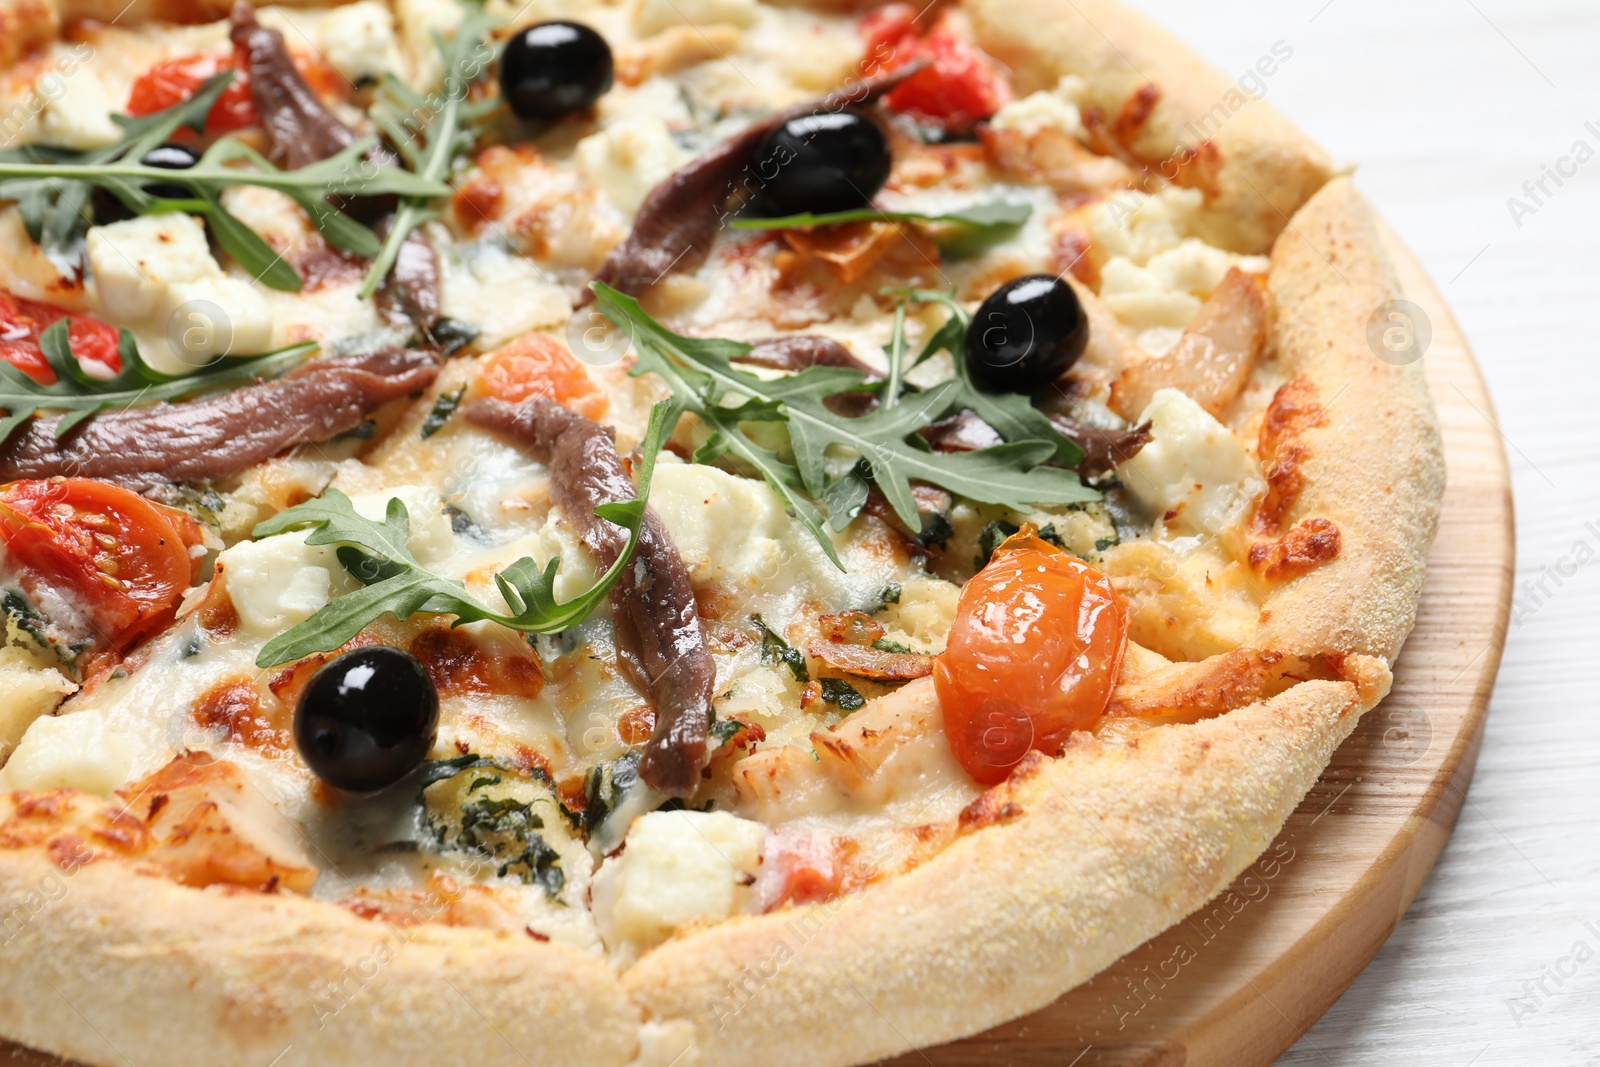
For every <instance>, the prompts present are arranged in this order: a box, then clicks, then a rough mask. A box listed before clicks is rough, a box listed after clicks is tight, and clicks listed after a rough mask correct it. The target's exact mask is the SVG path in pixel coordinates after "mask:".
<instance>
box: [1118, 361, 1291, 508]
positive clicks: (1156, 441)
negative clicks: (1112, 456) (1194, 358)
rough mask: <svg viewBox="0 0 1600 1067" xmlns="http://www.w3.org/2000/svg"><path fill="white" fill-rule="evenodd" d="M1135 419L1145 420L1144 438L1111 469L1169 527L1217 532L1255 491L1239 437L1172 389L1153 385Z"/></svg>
mask: <svg viewBox="0 0 1600 1067" xmlns="http://www.w3.org/2000/svg"><path fill="white" fill-rule="evenodd" d="M1136 421H1137V422H1140V423H1143V422H1149V423H1150V424H1151V427H1150V443H1149V444H1147V445H1145V446H1144V447H1143V448H1142V449H1140V450H1139V453H1138V455H1136V456H1134V457H1133V458H1132V459H1130V460H1129V461H1128V462H1126V463H1124V464H1121V465H1120V466H1119V467H1118V468H1117V473H1118V475H1119V476H1120V477H1121V479H1122V484H1123V485H1125V486H1127V488H1128V491H1129V492H1131V493H1132V494H1133V495H1134V496H1135V497H1136V498H1137V499H1138V500H1139V502H1140V503H1141V504H1143V505H1144V507H1145V508H1146V509H1147V510H1148V511H1149V512H1150V513H1151V514H1153V515H1155V516H1158V517H1160V516H1171V517H1170V518H1169V519H1167V526H1168V528H1169V529H1176V530H1179V531H1180V532H1186V533H1190V534H1198V535H1200V536H1202V537H1209V536H1211V535H1213V534H1216V533H1219V532H1220V531H1222V530H1223V529H1224V527H1226V526H1227V525H1228V523H1230V522H1231V521H1232V519H1233V518H1234V516H1235V514H1236V513H1237V511H1238V510H1239V509H1240V508H1242V507H1244V506H1245V505H1246V504H1247V503H1248V502H1249V501H1250V500H1251V499H1252V498H1253V497H1254V496H1255V495H1256V494H1257V493H1258V492H1260V490H1261V488H1262V484H1263V483H1262V482H1261V479H1260V477H1259V475H1258V474H1257V472H1256V467H1255V463H1254V461H1253V460H1252V459H1251V458H1250V454H1249V452H1248V451H1247V450H1246V448H1245V445H1244V442H1243V441H1241V440H1240V439H1239V437H1238V436H1237V435H1236V434H1234V433H1233V431H1231V430H1229V429H1228V428H1227V427H1226V426H1224V425H1222V423H1220V422H1218V421H1217V420H1216V419H1214V418H1212V416H1211V414H1210V413H1209V412H1208V411H1206V410H1205V409H1204V408H1202V407H1201V406H1200V405H1199V404H1196V403H1195V402H1194V401H1193V400H1190V399H1189V398H1188V397H1187V396H1186V395H1184V394H1183V393H1182V392H1180V391H1178V390H1177V389H1161V390H1158V391H1157V392H1156V395H1155V397H1154V399H1152V400H1151V401H1150V404H1149V406H1148V407H1146V408H1145V409H1144V413H1143V414H1141V415H1140V416H1139V418H1138V419H1137V420H1136Z"/></svg>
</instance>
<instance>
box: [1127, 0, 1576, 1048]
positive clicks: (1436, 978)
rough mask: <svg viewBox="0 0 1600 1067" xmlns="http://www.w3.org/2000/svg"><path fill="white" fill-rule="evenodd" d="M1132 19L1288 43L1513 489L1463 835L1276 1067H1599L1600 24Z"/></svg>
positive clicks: (1295, 7) (1287, 104)
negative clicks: (1487, 699)
mask: <svg viewBox="0 0 1600 1067" xmlns="http://www.w3.org/2000/svg"><path fill="white" fill-rule="evenodd" d="M1134 2H1135V4H1136V6H1138V7H1140V8H1141V9H1143V10H1145V11H1146V12H1148V13H1150V14H1151V15H1153V16H1154V17H1156V18H1157V19H1159V20H1160V21H1161V22H1163V23H1164V24H1166V25H1167V26H1169V27H1171V28H1172V29H1173V30H1174V31H1175V32H1177V33H1178V34H1179V36H1181V37H1183V38H1184V39H1185V40H1187V41H1188V42H1190V44H1192V45H1193V46H1195V47H1196V48H1198V49H1199V50H1200V51H1201V52H1202V53H1203V54H1205V55H1206V56H1207V58H1209V59H1210V60H1212V61H1213V62H1214V63H1216V64H1218V65H1219V66H1220V67H1222V69H1224V70H1226V71H1230V72H1239V73H1243V72H1244V71H1245V70H1247V69H1248V68H1250V67H1251V66H1252V65H1253V64H1254V63H1255V61H1256V59H1257V58H1258V57H1259V56H1261V55H1264V54H1267V53H1268V52H1269V51H1270V50H1271V49H1272V46H1273V45H1274V43H1276V42H1278V41H1282V42H1285V43H1286V44H1287V45H1289V46H1290V47H1291V48H1293V50H1294V55H1293V57H1292V58H1291V59H1290V60H1289V61H1288V62H1287V63H1285V64H1283V65H1282V67H1281V69H1280V70H1279V71H1278V73H1277V74H1276V75H1274V77H1272V78H1271V79H1270V81H1269V82H1268V83H1267V85H1266V94H1267V98H1268V99H1270V100H1271V101H1272V102H1273V103H1274V104H1276V105H1277V106H1278V107H1279V108H1281V109H1282V110H1283V111H1284V112H1286V113H1287V114H1288V115H1289V116H1290V117H1291V118H1292V119H1294V120H1295V121H1296V122H1298V123H1299V124H1300V125H1301V126H1302V127H1303V128H1304V129H1305V130H1306V131H1307V132H1308V133H1309V134H1310V135H1311V136H1312V137H1314V138H1316V139H1317V140H1318V141H1319V142H1321V143H1322V144H1323V145H1325V146H1326V147H1327V148H1328V149H1329V150H1330V151H1332V152H1333V153H1334V155H1335V156H1336V157H1338V158H1339V159H1341V160H1342V161H1344V162H1348V163H1357V164H1359V171H1358V181H1359V183H1360V185H1361V187H1362V188H1363V189H1364V190H1365V191H1366V193H1367V195H1368V196H1369V197H1371V198H1372V200H1373V201H1374V202H1375V203H1376V204H1377V207H1378V209H1379V210H1380V211H1381V212H1382V213H1383V214H1384V215H1385V216H1386V217H1387V218H1388V220H1389V221H1390V222H1391V223H1392V224H1393V225H1394V226H1395V228H1396V229H1397V230H1399V232H1400V234H1401V236H1402V237H1403V238H1404V239H1405V240H1406V242H1407V243H1408V244H1409V245H1410V247H1411V249H1412V250H1413V251H1414V252H1416V253H1417V256H1418V257H1419V258H1420V259H1421V260H1422V262H1423V263H1424V264H1425V265H1426V266H1427V267H1428V269H1429V271H1430V272H1431V274H1432V275H1433V277H1434V279H1435V280H1436V281H1437V282H1438V283H1439V287H1440V289H1441V290H1443V292H1444V295H1445V297H1446V299H1447V300H1449V301H1450V303H1451V304H1452V305H1453V307H1454V309H1455V312H1456V315H1457V317H1458V318H1459V319H1460V322H1461V325H1462V326H1463V328H1464V329H1465V331H1466V334H1467V337H1468V339H1469V340H1470V341H1471V342H1472V343H1473V345H1474V347H1475V348H1476V351H1477V354H1478V358H1479V361H1480V363H1481V364H1482V366H1483V370H1484V372H1485V375H1486V377H1487V378H1488V380H1489V386H1490V389H1491V390H1492V392H1493V394H1494V398H1495V403H1496V405H1497V406H1498V419H1499V427H1500V431H1501V433H1502V435H1503V437H1504V438H1505V441H1506V449H1507V453H1508V454H1509V457H1510V461H1511V467H1512V472H1513V476H1514V479H1515V483H1516V500H1517V516H1518V542H1519V547H1518V554H1517V558H1518V568H1517V569H1518V580H1517V598H1516V606H1515V608H1514V618H1513V623H1512V629H1511V636H1510V639H1509V643H1508V645H1507V647H1506V655H1505V661H1504V665H1503V667H1502V669H1501V673H1500V681H1499V685H1498V687H1497V689H1496V691H1495V696H1494V700H1493V703H1492V704H1491V711H1490V716H1489V725H1488V733H1487V735H1486V737H1485V742H1484V746H1483V754H1482V756H1481V757H1480V759H1479V763H1478V771H1477V776H1476V778H1475V779H1474V782H1473V785H1472V790H1471V793H1470V795H1469V797H1468V800H1467V805H1466V808H1465V810H1464V811H1463V812H1462V815H1461V821H1460V823H1459V824H1458V826H1457V827H1456V831H1455V835H1454V837H1453V838H1452V839H1451V841H1450V844H1449V846H1448V847H1447V848H1446V850H1445V853H1444V856H1443V857H1442V858H1441V860H1440V861H1439V864H1438V866H1437V867H1436V868H1435V870H1434V873H1433V876H1432V878H1431V879H1430V880H1429V881H1428V883H1427V885H1426V886H1424V888H1423V890H1422V892H1421V894H1420V895H1419V896H1418V897H1417V899H1416V902H1415V903H1414V904H1413V905H1412V907H1411V910H1410V912H1409V913H1407V915H1406V917H1405V919H1404V920H1403V921H1402V922H1401V924H1400V926H1399V928H1398V929H1397V930H1396V931H1395V933H1394V935H1393V936H1392V937H1391V938H1390V939H1389V942H1388V944H1387V945H1386V946H1385V947H1384V949H1383V951H1382V952H1381V953H1380V954H1379V955H1378V958H1377V959H1376V960H1374V961H1373V963H1372V965H1371V966H1370V967H1368V968H1367V970H1366V971H1365V972H1364V973H1363V974H1362V975H1361V976H1360V977H1359V978H1358V979H1357V980H1356V982H1355V984H1354V985H1353V986H1352V987H1351V988H1350V990H1349V992H1347V993H1346V994H1345V995H1344V997H1343V998H1342V999H1341V1000H1340V1001H1339V1002H1338V1003H1337V1004H1336V1005H1335V1006H1334V1007H1333V1009H1332V1010H1331V1011H1329V1012H1328V1014H1327V1015H1326V1016H1325V1017H1324V1018H1323V1019H1322V1021H1321V1022H1320V1023H1318V1024H1317V1025H1316V1026H1315V1027H1314V1028H1313V1029H1312V1030H1310V1031H1309V1032H1308V1033H1306V1034H1305V1036H1304V1037H1303V1038H1301V1040H1300V1042H1299V1043H1298V1044H1297V1045H1296V1046H1295V1047H1294V1048H1293V1049H1292V1050H1290V1051H1289V1052H1288V1053H1287V1054H1285V1055H1284V1057H1283V1058H1282V1059H1281V1060H1280V1061H1279V1062H1280V1064H1281V1065H1283V1067H1311V1065H1322V1067H1343V1065H1345V1064H1389V1063H1405V1064H1407V1065H1417V1067H1432V1065H1440V1067H1469V1065H1470V1067H1491V1065H1499V1064H1515V1065H1519V1067H1520V1065H1524V1064H1535V1063H1537V1064H1539V1065H1541V1067H1565V1065H1568V1064H1600V611H1597V610H1596V608H1597V601H1596V594H1597V592H1600V566H1589V565H1588V564H1590V563H1592V562H1594V561H1596V560H1600V366H1597V363H1600V247H1597V243H1600V242H1597V239H1600V4H1597V3H1595V2H1594V0H1210V2H1208V3H1205V4H1196V3H1193V2H1192V0H1134ZM1590 123H1592V124H1593V125H1592V126H1589V125H1586V124H1590ZM1580 142H1581V143H1582V148H1580V147H1579V143H1580ZM1591 157H1592V158H1591ZM1580 158H1581V159H1585V160H1586V162H1580ZM1547 167H1548V168H1549V170H1548V171H1547V170H1546V168H1547ZM1549 172H1556V173H1557V176H1558V177H1559V178H1560V183H1559V184H1558V183H1557V181H1556V180H1555V179H1554V178H1551V177H1548V176H1547V174H1548V173H1549ZM1541 178H1543V179H1544V190H1543V191H1541V190H1540V189H1539V188H1538V184H1539V182H1540V180H1541ZM1524 182H1531V183H1532V187H1531V193H1530V191H1529V190H1525V189H1524V187H1523V183H1524ZM1512 197H1516V198H1518V199H1519V200H1520V201H1521V202H1522V205H1523V207H1519V208H1517V209H1516V211H1515V215H1514V214H1513V210H1512V207H1511V205H1509V204H1508V200H1509V199H1510V198H1512ZM1485 415H1486V417H1488V418H1495V417H1496V415H1495V413H1494V412H1485ZM1474 651H1476V650H1464V651H1463V653H1462V654H1463V657H1464V658H1465V657H1470V656H1471V655H1472V654H1473V652H1474ZM1463 666H1465V663H1463Z"/></svg>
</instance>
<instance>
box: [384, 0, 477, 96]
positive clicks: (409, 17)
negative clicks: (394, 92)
mask: <svg viewBox="0 0 1600 1067" xmlns="http://www.w3.org/2000/svg"><path fill="white" fill-rule="evenodd" d="M394 10H395V14H396V15H397V16H398V17H399V20H400V36H401V40H402V42H403V43H404V45H405V50H406V55H407V57H408V58H409V59H410V61H411V77H410V78H409V79H408V80H409V82H410V84H411V87H412V88H413V89H416V90H417V91H418V92H429V91H431V90H433V89H436V88H438V87H439V83H440V82H442V81H443V80H444V63H443V61H442V60H440V58H439V46H438V44H436V43H435V41H434V37H435V35H437V36H439V37H443V38H446V39H448V38H449V37H450V36H451V35H452V34H453V33H454V32H455V28H456V27H457V26H458V25H460V24H461V18H462V15H463V14H464V13H465V12H464V11H463V10H462V7H461V5H460V4H458V3H456V2H455V0H395V5H394Z"/></svg>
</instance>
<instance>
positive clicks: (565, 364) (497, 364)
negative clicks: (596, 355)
mask: <svg viewBox="0 0 1600 1067" xmlns="http://www.w3.org/2000/svg"><path fill="white" fill-rule="evenodd" d="M478 386H479V388H480V389H482V391H483V392H485V393H487V394H488V395H490V396H493V397H498V398H499V399H501V400H505V401H509V402H510V403H513V404H520V403H522V401H524V400H527V399H528V398H529V397H533V396H543V397H548V398H549V399H551V400H554V401H555V402H556V403H558V404H563V405H565V406H566V407H569V408H571V409H572V410H573V411H576V412H577V413H578V414H580V415H583V416H585V417H587V418H591V419H597V418H599V417H600V416H601V415H603V414H604V413H605V410H606V407H607V404H608V401H607V400H606V396H605V394H604V393H602V392H601V391H600V390H599V388H598V387H597V386H596V385H595V383H594V379H593V378H591V377H589V372H588V371H587V370H585V369H584V367H583V364H582V363H579V362H578V360H577V359H576V358H575V357H574V356H573V355H572V353H571V352H568V351H567V349H566V346H564V345H563V344H562V343H561V342H560V341H557V340H556V339H555V338H553V337H546V336H545V335H544V334H538V333H530V334H528V335H526V336H525V337H519V338H518V339H517V340H515V341H512V342H511V343H510V344H508V345H506V346H505V347H504V348H501V349H497V350H496V351H495V352H494V353H493V354H491V355H490V356H489V358H488V359H487V360H486V361H485V362H484V365H483V368H482V369H481V370H480V371H479V372H478Z"/></svg>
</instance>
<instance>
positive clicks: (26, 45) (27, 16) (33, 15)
mask: <svg viewBox="0 0 1600 1067" xmlns="http://www.w3.org/2000/svg"><path fill="white" fill-rule="evenodd" d="M60 29H61V19H60V15H59V14H58V13H57V11H56V5H55V4H54V3H53V2H52V0H0V70H9V69H10V68H11V67H12V66H14V65H15V64H16V62H17V60H19V59H21V58H22V57H23V56H25V55H27V54H28V53H29V52H33V51H36V50H38V49H41V48H43V47H45V46H46V45H48V44H49V43H50V42H51V41H54V40H55V39H56V34H57V33H59V32H60Z"/></svg>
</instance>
